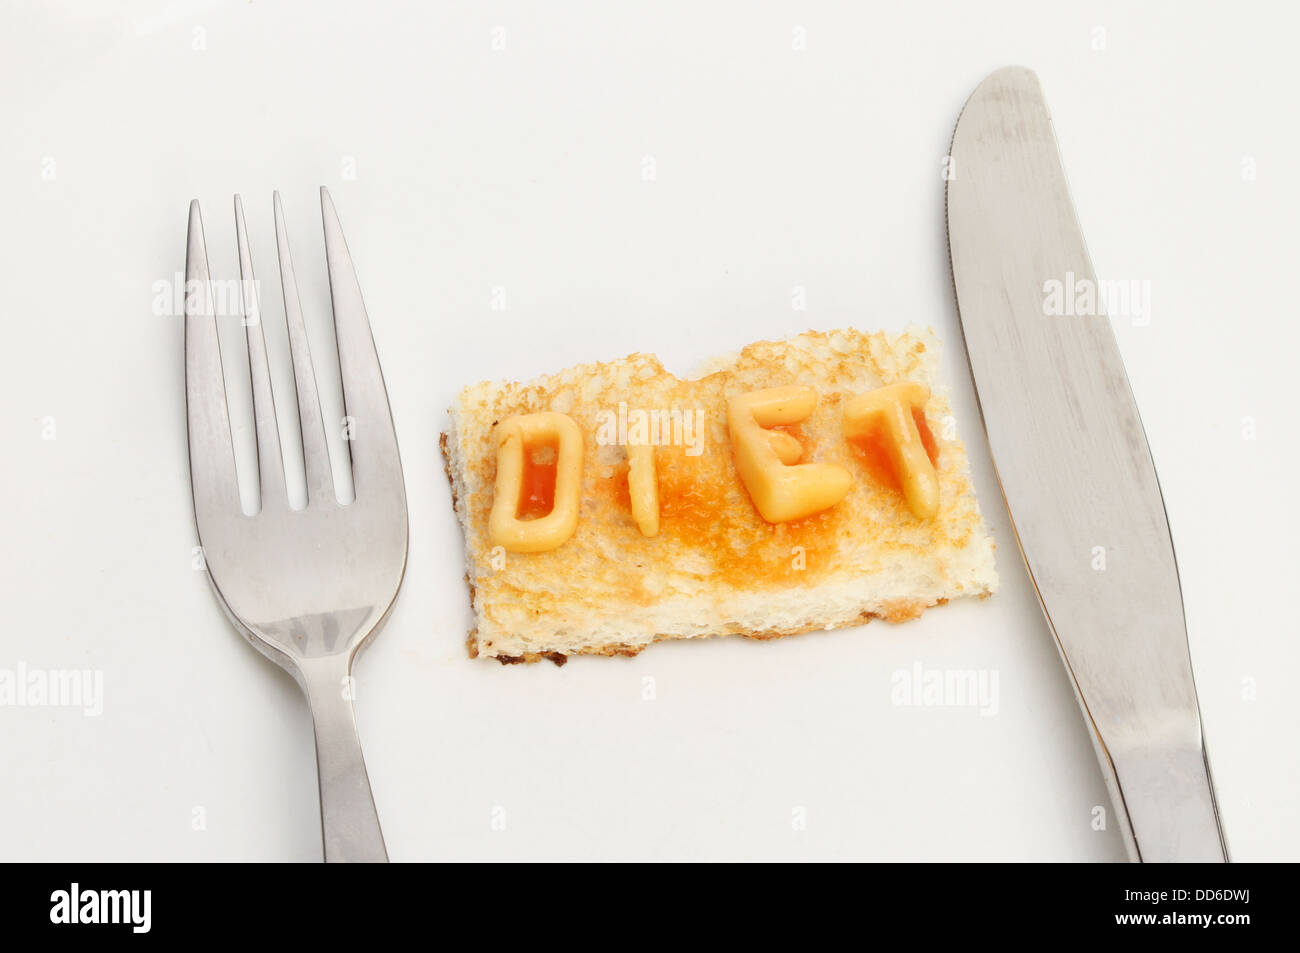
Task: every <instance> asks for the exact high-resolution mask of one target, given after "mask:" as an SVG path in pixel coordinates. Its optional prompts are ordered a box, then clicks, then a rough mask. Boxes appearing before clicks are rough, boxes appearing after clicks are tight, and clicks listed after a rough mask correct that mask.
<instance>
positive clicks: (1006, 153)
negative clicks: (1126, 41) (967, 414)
mask: <svg viewBox="0 0 1300 953" xmlns="http://www.w3.org/2000/svg"><path fill="white" fill-rule="evenodd" d="M947 177H948V185H947V193H948V194H947V204H948V248H949V253H950V255H951V259H952V275H953V285H954V288H955V290H956V295H957V309H958V312H959V314H960V317H961V326H962V334H963V336H964V337H965V340H966V351H967V354H968V355H969V357H970V366H971V375H972V377H973V378H974V382H975V390H976V393H977V395H978V397H979V405H980V413H981V415H982V416H983V419H984V429H985V431H986V432H987V434H988V440H989V447H990V449H991V451H992V455H993V462H994V466H995V468H996V470H997V475H998V482H999V483H1000V484H1001V487H1002V495H1003V497H1004V498H1005V500H1006V504H1007V509H1008V510H1009V511H1010V515H1011V522H1012V525H1013V526H1014V528H1015V533H1016V538H1017V540H1018V541H1019V544H1020V551H1021V555H1022V556H1023V557H1024V560H1025V565H1026V567H1027V568H1028V570H1029V575H1030V577H1031V579H1032V581H1033V584H1034V588H1035V589H1036V590H1037V593H1038V598H1039V601H1040V603H1041V605H1042V608H1043V613H1044V615H1045V616H1046V620H1047V625H1048V628H1049V629H1050V630H1051V632H1052V635H1053V637H1054V638H1055V641H1056V646H1057V648H1058V649H1059V651H1060V655H1061V661H1062V662H1064V664H1065V670H1066V672H1067V673H1068V674H1069V676H1070V680H1071V682H1072V683H1073V685H1074V690H1075V696H1076V698H1077V699H1078V702H1079V706H1080V708H1081V709H1082V711H1083V717H1084V720H1085V722H1086V723H1087V724H1088V726H1089V728H1090V730H1091V734H1092V740H1093V744H1094V747H1095V749H1096V752H1097V759H1098V761H1099V762H1100V763H1101V767H1102V771H1103V772H1104V773H1105V775H1106V781H1107V787H1108V789H1109V791H1110V796H1111V800H1112V802H1113V804H1114V807H1115V811H1114V815H1115V817H1116V819H1117V822H1118V826H1119V827H1120V829H1121V832H1122V835H1123V837H1124V841H1125V845H1126V847H1127V849H1128V854H1129V859H1130V860H1134V861H1148V862H1149V861H1220V862H1222V861H1226V860H1227V859H1228V852H1227V845H1226V843H1225V841H1224V837H1223V830H1222V827H1221V825H1220V820H1219V812H1218V807H1217V805H1216V803H1215V797H1214V786H1213V782H1212V781H1211V779H1210V767H1209V762H1208V760H1207V759H1206V755H1205V745H1204V739H1203V736H1202V730H1201V715H1200V709H1199V706H1198V705H1197V700H1196V685H1195V682H1194V680H1193V677H1192V664H1191V656H1190V654H1189V652H1188V647H1187V627H1186V622H1185V620H1184V617H1183V600H1182V590H1181V588H1180V586H1179V582H1178V565H1177V563H1176V561H1175V559H1174V547H1173V540H1172V538H1171V537H1170V533H1169V523H1168V520H1167V518H1166V516H1165V506H1164V499H1163V497H1162V496H1161V494H1160V484H1159V483H1158V481H1157V479H1156V469H1155V464H1154V462H1153V461H1152V459H1151V451H1150V449H1149V448H1148V446H1147V439H1146V433H1145V432H1144V431H1143V429H1142V421H1141V418H1139V416H1138V409H1137V404H1136V403H1135V402H1134V399H1133V392H1132V390H1131V389H1130V387H1129V383H1128V376H1127V374H1126V373H1125V370H1124V362H1123V360H1122V359H1121V357H1120V353H1119V348H1118V347H1117V345H1116V343H1115V335H1114V332H1113V331H1112V329H1111V325H1110V319H1109V318H1108V317H1107V316H1106V315H1105V314H1104V313H1101V311H1102V308H1101V307H1100V303H1101V302H1102V299H1103V297H1104V295H1102V294H1100V293H1098V292H1099V291H1100V290H1101V286H1099V285H1098V284H1097V281H1096V275H1095V273H1094V272H1093V269H1092V262H1091V260H1090V259H1089V257H1088V251H1087V249H1086V247H1085V246H1084V241H1083V234H1082V233H1081V232H1080V230H1079V222H1078V219H1077V217H1076V215H1075V211H1074V204H1073V202H1072V201H1071V199H1070V191H1069V187H1068V186H1067V184H1066V179H1065V171H1064V169H1063V168H1062V166H1061V157H1060V152H1059V151H1058V148H1057V142H1056V133H1055V131H1054V130H1053V126H1052V117H1051V115H1050V114H1049V112H1048V110H1047V103H1046V101H1045V100H1044V98H1043V91H1042V87H1041V86H1040V85H1039V82H1038V77H1037V76H1035V75H1034V73H1033V72H1032V71H1030V70H1027V69H1023V68H1019V67H1009V68H1007V69H1001V70H998V71H997V72H995V73H993V74H991V75H990V76H989V77H988V78H986V79H985V80H984V81H983V82H982V83H980V85H979V86H978V87H976V89H975V92H974V93H973V94H972V95H971V97H970V99H969V100H967V102H966V105H965V107H964V108H963V109H962V112H961V116H960V118H959V119H958V120H957V130H956V132H955V133H954V134H953V140H952V149H951V154H950V157H949V160H948V165H947ZM1085 282H1088V283H1090V287H1091V290H1092V292H1093V293H1092V294H1091V295H1086V294H1079V295H1077V296H1075V295H1073V294H1071V298H1072V299H1075V300H1076V302H1077V303H1078V304H1081V305H1082V306H1076V307H1073V308H1062V307H1061V306H1060V305H1061V297H1063V296H1058V298H1057V300H1056V301H1054V302H1053V301H1052V300H1051V298H1052V296H1053V295H1052V292H1053V291H1054V290H1058V289H1060V288H1062V287H1063V286H1064V285H1065V284H1070V285H1072V286H1073V288H1076V289H1081V290H1082V289H1086V288H1088V287H1089V286H1088V285H1085V284H1084V283H1085ZM1062 310H1064V311H1077V312H1080V313H1077V314H1069V313H1066V314H1061V313H1058V312H1060V311H1062ZM1084 312H1092V313H1084Z"/></svg>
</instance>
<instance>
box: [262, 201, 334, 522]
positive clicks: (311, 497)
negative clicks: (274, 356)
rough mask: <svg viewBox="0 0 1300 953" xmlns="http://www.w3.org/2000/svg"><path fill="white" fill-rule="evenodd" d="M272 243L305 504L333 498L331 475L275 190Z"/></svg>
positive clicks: (286, 237)
mask: <svg viewBox="0 0 1300 953" xmlns="http://www.w3.org/2000/svg"><path fill="white" fill-rule="evenodd" d="M275 242H276V247H277V250H278V252H279V256H280V284H281V287H282V288H283V290H284V317H285V323H286V324H287V325H288V327H289V351H290V352H291V354H292V355H293V380H294V386H295V388H296V389H297V391H298V423H299V429H300V430H301V431H302V458H303V464H304V466H305V467H306V470H307V501H308V505H311V504H312V503H316V502H325V501H333V500H334V499H335V496H334V478H333V476H332V475H331V473H330V457H329V449H328V447H327V446H326V444H325V422H324V420H323V418H322V417H321V412H320V398H319V397H318V396H317V393H316V372H315V371H314V370H313V369H312V363H311V348H310V347H309V346H308V344H307V328H306V326H305V325H304V324H303V319H302V302H301V300H299V298H298V280H297V279H296V278H295V277H294V273H293V256H292V255H291V254H290V252H289V234H288V230H287V229H286V228H285V225H284V207H283V206H282V205H281V204H280V193H279V192H276V193H275Z"/></svg>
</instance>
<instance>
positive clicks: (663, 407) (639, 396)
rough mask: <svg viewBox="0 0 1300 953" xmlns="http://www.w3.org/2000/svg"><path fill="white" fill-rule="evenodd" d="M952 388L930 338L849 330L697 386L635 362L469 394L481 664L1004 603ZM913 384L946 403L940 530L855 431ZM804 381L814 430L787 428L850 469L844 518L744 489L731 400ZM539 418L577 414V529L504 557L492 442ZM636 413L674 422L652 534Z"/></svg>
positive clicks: (651, 361)
mask: <svg viewBox="0 0 1300 953" xmlns="http://www.w3.org/2000/svg"><path fill="white" fill-rule="evenodd" d="M937 373H938V353H937V343H936V340H935V338H934V336H933V334H932V333H931V332H908V333H903V334H899V335H893V336H891V335H887V334H884V333H875V334H864V333H861V332H858V331H854V330H843V331H832V332H827V333H821V332H808V333H805V334H801V335H799V336H798V337H794V338H792V339H789V340H785V341H761V342H758V343H756V344H751V345H749V346H748V347H746V348H745V349H744V350H743V351H741V352H740V353H739V354H735V355H731V356H728V357H725V358H721V359H718V360H715V361H713V362H711V363H710V365H708V367H707V368H706V371H705V372H704V373H703V374H702V375H701V376H698V377H696V378H693V379H680V378H677V377H675V376H673V375H672V374H670V373H668V372H667V371H666V370H664V368H663V366H662V365H661V364H660V363H659V361H658V360H657V359H656V358H655V357H653V356H651V355H647V354H633V355H631V356H629V357H627V358H624V359H622V360H617V361H611V362H608V363H598V364H585V365H579V366H576V367H572V368H569V369H568V370H565V371H561V372H560V373H558V374H554V375H551V376H549V377H544V378H541V379H539V380H537V381H534V382H533V383H530V384H519V383H506V384H491V383H480V384H475V385H473V386H470V387H467V388H465V389H464V391H462V392H461V394H460V396H459V398H458V400H457V401H456V404H455V406H454V407H452V408H451V410H450V415H451V426H450V428H449V430H448V431H447V432H446V433H444V434H443V439H442V448H443V454H444V456H445V458H446V464H447V474H448V477H449V479H450V480H451V486H452V496H453V501H454V505H455V509H456V514H457V517H458V518H459V520H460V523H461V527H462V529H463V530H464V534H465V542H466V551H467V557H468V559H467V561H468V573H467V579H468V582H469V586H470V593H471V600H472V602H473V608H474V616H475V626H476V628H475V631H474V632H473V633H471V635H470V638H469V647H470V653H471V655H477V656H486V657H491V658H496V659H498V660H500V661H503V662H514V661H528V662H532V661H537V660H539V659H541V658H551V659H553V660H555V661H563V659H564V658H566V657H567V656H570V655H575V654H585V655H607V656H608V655H635V654H636V653H638V652H640V651H641V650H642V649H644V648H645V647H646V646H647V645H649V644H650V643H651V642H654V641H656V640H660V639H691V638H704V637H708V636H716V635H733V634H735V635H744V636H748V637H750V638H755V639H769V638H776V637H779V636H785V635H792V634H795V633H799V632H807V631H810V630H816V629H834V628H839V627H842V626H851V625H857V624H860V623H862V622H864V621H866V620H869V619H871V618H876V617H879V618H883V619H886V620H888V621H890V622H900V621H903V620H906V619H911V618H914V617H916V616H918V615H919V614H920V613H921V612H922V611H923V610H924V609H926V608H928V607H930V606H934V605H938V604H942V603H944V602H946V601H948V600H949V599H952V598H956V597H959V596H980V597H983V596H987V595H989V594H991V593H992V592H993V591H994V590H995V589H996V588H997V572H996V569H995V567H994V560H993V550H994V546H993V541H992V540H991V538H990V537H989V534H988V531H987V529H986V527H985V525H984V521H983V519H982V517H981V515H980V509H979V504H978V502H977V501H976V499H975V494H974V491H973V489H972V486H971V481H970V475H969V469H968V464H967V459H966V453H965V450H964V448H963V447H962V444H961V442H960V441H959V440H958V439H957V436H956V433H955V429H954V427H953V420H952V416H951V411H950V409H949V405H948V398H947V393H946V390H945V389H944V388H943V387H941V386H940V384H939V381H938V379H937ZM900 381H915V382H918V383H922V384H925V385H927V386H928V387H929V391H930V396H929V399H928V401H927V402H926V404H925V407H924V414H923V416H921V415H920V414H918V415H917V419H918V421H919V422H920V425H921V426H922V427H923V428H924V436H925V438H926V443H927V449H928V450H929V451H930V456H931V459H932V460H933V462H934V470H935V472H936V474H937V476H938V481H939V489H940V503H939V509H938V512H937V514H936V515H934V516H933V517H931V518H928V519H922V518H919V517H917V516H916V515H914V513H913V512H912V511H911V510H910V509H909V507H908V503H907V501H906V500H905V499H904V495H903V493H902V492H901V489H900V486H899V485H898V481H897V479H896V477H895V476H894V474H892V473H891V472H890V469H889V466H888V463H887V461H884V460H882V458H881V457H880V455H879V454H878V453H874V452H872V449H871V448H870V447H868V446H863V445H858V444H854V443H852V442H851V441H849V440H846V439H845V435H844V429H843V409H844V404H845V402H846V401H847V400H848V399H849V398H851V397H853V396H854V395H856V394H860V393H864V392H867V391H871V390H874V389H875V388H879V387H882V386H884V385H887V384H891V383H896V382H900ZM790 384H799V385H807V386H811V387H813V388H814V389H815V390H816V391H817V392H818V394H819V396H820V399H819V402H818V404H817V407H816V409H815V411H814V412H813V413H812V415H811V416H810V417H808V418H807V419H805V420H804V421H803V422H802V423H800V424H799V425H798V426H795V427H790V428H788V432H789V433H790V434H791V435H792V436H794V437H795V438H796V439H798V441H799V442H800V444H801V445H802V447H803V450H804V456H803V459H804V460H805V461H817V462H828V463H835V464H838V465H840V466H843V467H845V468H847V469H848V470H849V471H850V472H851V473H852V475H853V480H852V485H851V487H850V489H849V491H848V494H847V496H845V497H844V498H843V499H842V500H841V501H840V502H839V503H837V504H836V505H834V506H832V507H830V508H829V509H826V510H824V511H823V512H820V513H817V514H815V515H812V516H808V517H806V518H803V519H799V520H796V521H793V522H785V523H775V524H774V523H768V522H766V521H765V520H764V519H763V518H762V516H761V515H760V514H759V512H758V511H757V509H756V508H755V505H754V503H753V501H752V500H751V499H750V496H749V494H748V493H747V491H746V487H745V486H744V484H743V483H742V482H741V480H740V479H739V478H738V475H737V471H736V467H735V463H734V460H733V454H732V447H731V445H730V441H729V435H728V429H727V400H728V399H729V398H731V397H734V396H735V395H737V394H740V393H745V392H747V391H752V390H759V389H763V388H769V387H777V386H783V385H790ZM541 411H555V412H558V413H562V414H567V415H569V416H570V417H572V418H573V419H574V420H575V421H576V422H577V424H578V426H579V428H580V430H581V432H582V435H583V467H582V476H581V493H580V497H579V500H580V516H579V520H578V525H577V529H576V530H575V531H574V532H573V535H572V536H571V537H570V538H569V539H568V540H567V541H566V542H564V543H563V544H561V545H559V546H558V547H557V548H554V549H551V550H549V551H546V552H528V553H516V552H506V551H505V550H504V549H503V548H502V547H499V546H494V544H493V541H492V538H491V536H490V533H489V525H488V523H489V519H488V518H489V513H490V511H491V509H492V504H493V495H494V479H495V475H496V464H497V459H496V454H497V445H496V441H495V439H494V428H495V427H496V426H497V424H498V423H499V422H500V421H502V420H504V419H506V418H508V417H511V416H513V415H517V414H532V413H537V412H541ZM638 411H643V412H646V413H649V412H651V411H656V412H661V413H660V415H659V420H660V421H661V423H662V427H660V428H659V429H660V432H659V433H658V434H657V435H656V437H655V439H654V440H653V441H652V442H654V443H655V444H656V445H655V451H654V452H655V464H656V471H657V477H658V491H659V501H658V502H659V511H660V521H659V528H658V532H657V535H654V536H647V535H645V534H644V533H643V531H642V530H641V529H640V528H639V527H638V524H637V521H636V520H634V518H633V515H632V509H631V503H630V494H629V488H628V460H627V448H626V446H625V445H624V444H625V443H627V442H636V438H635V434H634V435H633V436H632V437H629V436H628V434H629V431H636V430H637V428H638V427H639V426H640V424H641V423H643V422H644V421H645V417H644V416H638ZM673 411H675V412H676V414H675V415H672V413H671V412H673ZM650 416H652V417H653V416H655V415H654V414H650ZM642 434H643V435H644V428H642Z"/></svg>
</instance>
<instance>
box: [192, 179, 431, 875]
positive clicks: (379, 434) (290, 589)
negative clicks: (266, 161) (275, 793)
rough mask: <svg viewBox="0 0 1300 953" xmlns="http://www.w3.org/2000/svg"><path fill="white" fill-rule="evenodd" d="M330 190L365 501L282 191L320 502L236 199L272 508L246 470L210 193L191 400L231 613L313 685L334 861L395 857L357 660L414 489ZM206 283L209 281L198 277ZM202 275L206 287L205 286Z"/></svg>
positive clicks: (266, 491)
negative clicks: (326, 378)
mask: <svg viewBox="0 0 1300 953" xmlns="http://www.w3.org/2000/svg"><path fill="white" fill-rule="evenodd" d="M320 193H321V217H322V219H323V220H324V225H325V257H326V259H327V261H328V265H329V282H330V298H331V301H332V303H333V311H334V333H335V337H336V340H337V342H338V353H339V369H340V372H341V377H342V380H343V402H344V413H345V414H346V416H345V418H344V423H343V426H344V427H345V428H346V431H345V432H346V434H347V436H348V438H349V439H348V440H347V441H346V443H345V446H346V447H348V453H349V457H350V463H351V469H352V478H353V484H354V487H355V491H356V492H355V500H354V502H352V503H349V504H347V505H346V506H344V505H340V504H339V503H338V501H337V499H336V497H335V493H334V486H333V479H332V477H331V472H330V461H329V453H328V450H327V449H326V444H325V425H324V421H323V419H322V417H321V409H320V401H319V399H318V397H317V392H316V378H315V374H314V372H313V370H312V362H311V354H310V352H309V350H308V347H307V332H306V328H305V326H304V324H303V315H302V305H301V303H300V301H299V299H298V285H297V282H296V280H295V278H294V272H293V260H292V258H291V257H290V254H289V239H288V235H287V233H286V229H285V224H284V210H283V208H282V207H281V204H280V194H279V193H278V192H277V193H275V233H276V243H277V246H278V251H279V258H280V281H281V287H282V289H283V292H284V310H285V318H286V323H287V325H288V331H289V348H290V352H291V354H292V358H293V372H294V382H295V385H296V390H297V395H298V417H299V422H300V425H301V426H300V429H301V432H302V450H303V460H304V464H305V469H306V477H307V494H308V500H307V506H306V508H305V509H301V510H294V509H291V508H290V506H289V497H288V493H287V491H286V489H285V475H284V460H283V457H282V456H281V453H280V438H279V433H278V430H277V427H276V418H275V400H274V397H273V394H272V388H271V375H270V371H269V369H268V367H267V358H266V339H265V336H264V335H263V333H262V322H261V317H260V310H259V305H258V299H257V291H256V286H255V284H254V281H253V265H252V256H251V255H250V254H249V250H248V235H247V228H246V227H245V224H244V209H243V204H242V203H241V201H240V199H239V196H235V229H236V234H237V237H238V243H239V272H240V279H241V287H242V289H243V291H242V293H241V299H242V302H241V303H242V311H243V316H244V324H245V327H246V329H247V339H248V364H249V371H250V377H251V380H252V389H253V413H254V417H255V419H256V430H257V462H258V473H259V480H260V484H261V499H262V502H261V508H260V510H259V511H258V513H257V514H256V515H253V516H248V515H245V514H244V512H243V510H242V509H241V506H240V498H239V487H238V482H237V480H236V476H235V456H234V447H233V444H232V442H231V436H230V417H229V414H228V411H227V408H226V385H225V377H224V375H223V373H222V368H221V351H220V347H219V345H218V338H217V322H216V314H215V310H214V306H213V296H212V294H211V284H210V276H209V273H208V256H207V248H206V245H205V242H204V239H203V220H202V217H201V215H200V213H199V203H198V200H195V201H193V202H191V203H190V220H189V241H188V245H187V250H186V256H185V278H186V292H187V294H186V300H187V306H186V317H185V406H186V413H187V419H188V429H189V456H190V483H191V488H192V490H193V496H194V520H195V523H196V524H197V528H198V534H199V543H200V545H201V547H202V553H203V557H204V561H205V562H206V564H207V571H208V576H209V579H210V580H211V582H212V587H213V589H214V590H215V592H216V594H217V599H218V600H219V601H220V603H221V605H222V607H223V608H224V609H225V610H226V613H227V614H228V615H229V616H230V618H231V621H232V622H234V624H235V626H236V627H237V628H238V629H239V631H240V632H241V633H243V635H244V636H245V637H246V638H247V639H248V640H249V641H250V642H251V643H252V644H253V646H254V648H256V649H257V650H258V651H260V652H261V653H262V654H263V655H265V656H267V657H268V658H270V659H271V660H272V661H274V662H275V663H276V664H278V665H279V666H280V667H281V668H283V669H285V670H286V671H287V672H288V673H289V674H290V675H292V676H293V677H294V679H295V680H296V681H297V682H298V684H299V685H300V686H301V687H302V689H303V691H304V692H305V693H306V695H307V701H308V704H309V705H310V707H311V713H312V721H313V724H314V727H315V734H316V766H317V771H318V773H319V777H320V812H321V828H322V833H323V837H324V842H325V860H326V861H387V860H388V854H387V851H386V850H385V848H384V840H383V835H382V834H381V832H380V829H379V817H378V815H377V813H376V812H375V802H374V798H373V797H372V796H371V793H370V781H369V778H368V777H367V776H366V766H365V762H364V761H363V760H362V757H361V742H360V740H359V738H358V737H357V727H356V720H355V717H354V715H353V710H352V691H351V671H352V660H353V659H354V658H355V657H356V655H357V652H358V650H359V649H360V648H361V647H362V646H363V645H364V644H366V642H367V640H369V639H370V638H371V637H372V636H373V635H374V634H375V631H376V629H377V627H378V626H379V624H380V623H381V622H382V621H383V620H384V617H385V616H386V615H387V613H388V610H389V608H390V607H391V606H392V604H393V601H394V599H396V597H397V590H398V588H399V587H400V586H401V584H402V575H403V573H404V572H405V569H406V550H407V519H406V488H405V485H404V483H403V481H402V464H401V460H400V458H399V457H398V453H397V435H396V433H395V432H394V430H393V418H392V414H391V412H390V410H389V407H388V392H387V390H386V389H385V387H384V376H383V373H382V371H381V370H380V367H379V356H378V354H376V352H375V343H374V338H373V337H372V336H371V332H370V319H369V318H368V317H367V316H366V309H365V305H364V304H363V303H362V300H361V288H360V286H359V284H358V283H357V276H356V273H355V271H354V269H353V266H352V258H351V256H350V255H349V253H348V248H347V244H346V242H345V241H344V239H343V229H342V227H341V226H340V225H339V219H338V213H337V212H336V211H335V210H334V203H333V201H332V200H331V199H330V196H329V192H328V191H326V189H324V188H323V187H322V188H321V190H320ZM195 282H198V283H199V284H198V285H196V284H195ZM197 287H201V288H202V289H203V293H202V294H201V295H190V294H189V292H190V290H191V289H194V288H197Z"/></svg>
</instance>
